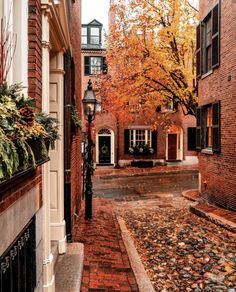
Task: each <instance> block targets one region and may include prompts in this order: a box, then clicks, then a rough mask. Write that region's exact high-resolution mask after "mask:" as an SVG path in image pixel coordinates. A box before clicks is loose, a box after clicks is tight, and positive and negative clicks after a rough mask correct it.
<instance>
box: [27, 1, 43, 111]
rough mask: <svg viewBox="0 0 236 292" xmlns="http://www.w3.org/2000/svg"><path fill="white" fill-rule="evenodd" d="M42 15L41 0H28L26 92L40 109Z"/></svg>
mask: <svg viewBox="0 0 236 292" xmlns="http://www.w3.org/2000/svg"><path fill="white" fill-rule="evenodd" d="M41 35H42V16H41V1H40V0H29V20H28V38H29V51H28V54H29V55H28V81H29V88H28V94H29V96H30V97H32V98H35V99H36V107H37V108H38V110H40V109H41V97H42V43H41Z"/></svg>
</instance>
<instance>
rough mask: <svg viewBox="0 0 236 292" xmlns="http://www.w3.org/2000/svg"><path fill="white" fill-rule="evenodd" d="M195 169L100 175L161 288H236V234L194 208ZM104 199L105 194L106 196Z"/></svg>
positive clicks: (98, 183) (98, 189)
mask: <svg viewBox="0 0 236 292" xmlns="http://www.w3.org/2000/svg"><path fill="white" fill-rule="evenodd" d="M196 188H198V174H197V173H196V172H195V171H191V170H189V171H188V172H179V173H162V174H156V173H151V174H150V173H146V174H145V175H134V176H132V175H131V176H130V175H127V176H123V175H122V176H117V175H116V176H114V175H113V176H112V175H110V176H109V175H108V176H107V175H104V176H95V178H94V190H95V196H97V197H100V198H110V199H111V200H109V201H110V202H113V206H114V208H115V211H116V214H117V215H119V216H121V217H123V218H124V220H125V222H126V225H127V228H128V229H129V231H130V234H131V236H132V237H133V240H134V242H135V246H136V248H137V250H138V252H139V255H140V256H141V258H142V262H143V264H144V266H145V268H146V271H147V272H148V275H149V277H150V279H151V281H152V283H153V285H154V287H155V289H156V291H162V292H166V291H195V292H200V291H212V292H215V291H217V292H221V291H222V292H224V291H227V292H236V238H235V234H233V233H231V232H229V231H227V230H225V229H224V228H222V227H219V226H217V225H215V224H213V223H211V222H209V221H207V220H205V219H203V218H199V217H198V216H196V215H194V214H192V213H190V212H189V208H190V206H195V205H196V204H197V203H196V202H193V201H190V200H187V199H186V198H184V197H183V196H182V195H181V194H182V191H184V190H187V189H196ZM103 200H104V199H103Z"/></svg>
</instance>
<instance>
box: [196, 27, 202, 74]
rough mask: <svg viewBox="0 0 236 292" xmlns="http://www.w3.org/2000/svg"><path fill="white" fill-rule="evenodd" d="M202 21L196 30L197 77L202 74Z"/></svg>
mask: <svg viewBox="0 0 236 292" xmlns="http://www.w3.org/2000/svg"><path fill="white" fill-rule="evenodd" d="M201 26H202V25H201V23H200V24H199V25H198V26H197V31H196V36H197V40H196V44H197V47H196V67H197V69H196V70H197V78H199V77H200V76H201V75H202V66H201V64H202V60H201V58H202V52H201V39H202V38H201V30H202V27H201Z"/></svg>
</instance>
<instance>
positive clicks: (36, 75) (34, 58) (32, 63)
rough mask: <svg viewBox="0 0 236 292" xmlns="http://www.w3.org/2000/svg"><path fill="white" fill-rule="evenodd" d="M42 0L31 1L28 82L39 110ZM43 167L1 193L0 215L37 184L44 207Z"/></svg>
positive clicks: (30, 92)
mask: <svg viewBox="0 0 236 292" xmlns="http://www.w3.org/2000/svg"><path fill="white" fill-rule="evenodd" d="M40 5H41V4H40V0H30V1H29V19H28V29H29V35H28V38H29V56H28V74H29V75H28V81H29V89H28V92H29V96H30V97H33V98H35V99H36V103H37V108H38V109H40V108H41V96H42V72H41V71H42V68H41V64H42V44H41V34H40V32H41V31H42V21H41V8H40ZM41 183H42V182H41V167H38V168H37V170H36V172H34V171H32V173H31V175H28V176H27V177H26V179H25V180H24V181H23V182H22V180H21V182H20V183H19V184H18V183H17V181H16V182H14V183H12V184H11V186H10V187H8V188H7V191H4V193H1V201H0V213H1V212H3V211H4V210H6V209H7V208H9V207H10V206H11V205H12V204H13V203H15V202H16V201H17V200H18V199H19V198H21V197H22V196H24V194H25V193H27V192H28V191H29V190H30V189H32V188H33V187H35V186H36V185H37V184H39V185H40V193H39V200H40V202H41V203H40V205H42V203H43V202H42V190H41Z"/></svg>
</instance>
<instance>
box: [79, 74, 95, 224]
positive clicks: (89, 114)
mask: <svg viewBox="0 0 236 292" xmlns="http://www.w3.org/2000/svg"><path fill="white" fill-rule="evenodd" d="M82 101H83V108H84V117H85V118H86V120H87V121H88V145H87V153H86V154H87V158H86V160H85V163H86V182H85V219H92V197H93V192H92V179H91V176H92V172H93V169H92V168H93V154H92V147H93V142H92V137H91V123H92V121H93V120H94V118H95V113H96V104H97V100H96V95H95V92H94V91H93V88H92V82H91V79H89V82H88V87H87V90H85V93H84V98H83V100H82Z"/></svg>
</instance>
